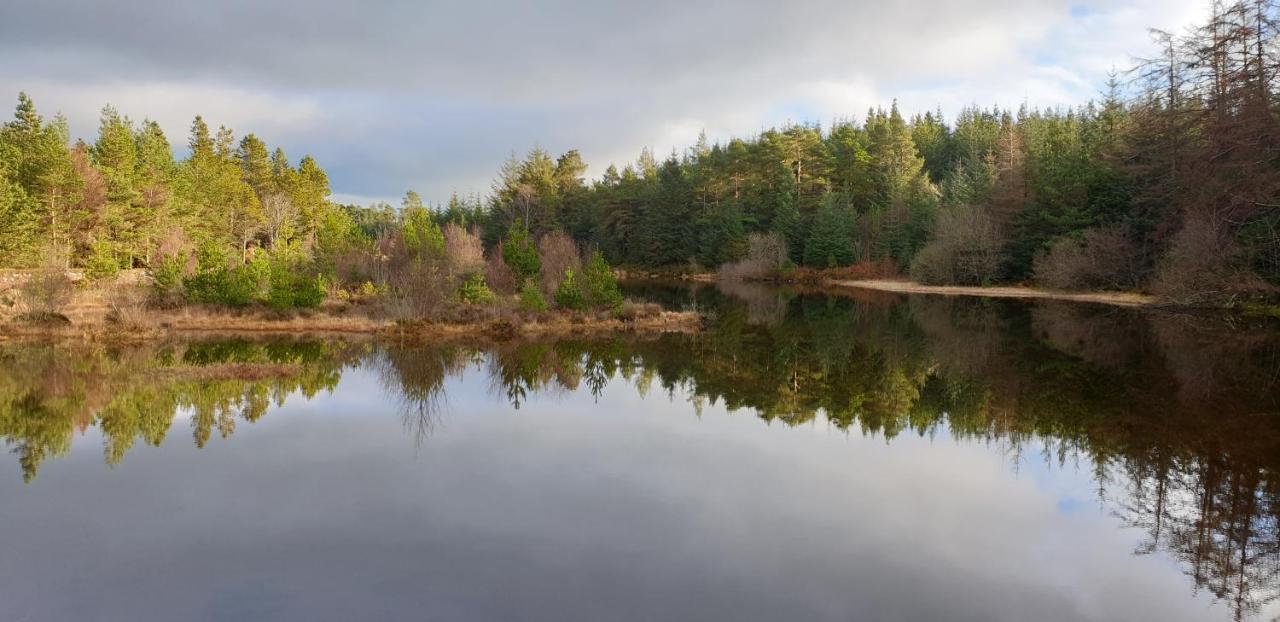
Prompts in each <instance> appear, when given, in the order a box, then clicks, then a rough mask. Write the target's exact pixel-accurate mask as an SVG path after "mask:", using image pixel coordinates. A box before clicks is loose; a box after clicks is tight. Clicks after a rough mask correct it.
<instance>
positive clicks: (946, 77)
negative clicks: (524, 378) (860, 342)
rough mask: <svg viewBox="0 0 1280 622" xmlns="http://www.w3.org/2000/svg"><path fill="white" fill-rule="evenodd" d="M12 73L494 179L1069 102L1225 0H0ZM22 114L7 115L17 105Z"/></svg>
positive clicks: (381, 173) (81, 105)
mask: <svg viewBox="0 0 1280 622" xmlns="http://www.w3.org/2000/svg"><path fill="white" fill-rule="evenodd" d="M0 5H6V6H3V7H0V13H2V14H3V19H0V94H3V95H4V96H6V97H10V98H12V99H11V101H14V102H16V96H17V93H18V92H19V91H26V92H27V93H29V94H30V95H31V96H32V97H33V98H34V99H35V102H36V105H37V106H38V107H39V109H40V110H41V112H42V113H45V114H46V115H48V116H52V114H53V113H54V112H57V111H61V112H62V113H64V114H65V115H66V116H67V118H68V120H69V121H70V124H71V129H72V134H73V135H74V136H76V137H82V138H85V139H87V140H92V138H93V136H94V135H95V133H96V131H97V119H98V114H99V111H100V109H101V108H102V106H103V105H105V104H111V105H113V106H115V107H116V108H117V109H119V110H120V111H121V112H122V113H124V114H127V115H129V116H130V117H132V118H133V119H134V120H136V121H140V120H141V119H143V118H151V119H154V120H156V121H158V122H159V123H160V124H161V126H162V127H163V128H164V130H165V132H166V133H167V134H168V136H169V140H170V142H172V143H173V144H174V145H175V149H176V150H177V151H178V154H179V155H180V156H181V155H183V154H185V144H186V140H187V136H188V131H189V127H190V124H191V119H192V117H193V116H194V115H196V114H201V115H203V116H204V117H205V120H206V121H208V122H209V123H210V125H212V126H214V127H216V126H218V125H226V126H228V127H230V128H232V129H233V130H235V132H236V135H237V137H238V136H240V135H242V134H244V133H247V132H253V133H255V134H257V135H258V136H259V137H260V138H262V139H264V140H266V141H267V142H268V143H269V144H270V145H272V146H281V147H283V148H284V149H285V150H286V152H287V153H288V154H289V155H290V156H291V158H293V159H294V160H295V161H296V160H297V159H298V158H299V157H301V156H302V155H304V154H311V155H313V156H315V157H316V158H317V159H318V160H319V162H320V164H321V166H323V167H324V168H325V169H326V170H327V171H328V173H329V178H330V182H331V186H332V189H333V192H334V198H335V200H339V201H343V202H356V203H361V204H364V203H368V202H371V201H374V200H387V201H389V202H392V203H398V201H399V199H398V197H401V196H403V194H404V192H405V191H406V190H409V189H414V190H417V191H418V192H419V193H421V194H422V195H423V197H424V198H425V199H427V200H428V201H429V202H442V201H445V200H447V198H448V196H449V194H450V193H451V192H458V193H461V194H467V193H472V192H479V193H485V192H487V191H488V190H489V188H490V184H491V180H492V179H493V178H494V176H495V174H496V173H497V171H498V169H499V167H500V166H501V164H502V162H503V161H504V160H505V159H507V158H508V157H509V156H510V155H511V154H512V153H513V152H515V153H517V154H523V153H525V152H527V151H528V150H529V149H530V148H532V147H534V146H539V147H541V148H543V149H546V150H547V151H550V152H552V153H553V155H554V154H559V153H562V152H564V151H566V150H569V149H578V150H579V151H580V152H581V153H582V155H583V157H584V159H585V160H586V162H587V163H588V165H589V167H590V168H589V169H588V171H587V174H588V176H590V177H595V176H598V175H599V174H600V173H601V172H602V171H603V170H604V169H605V167H606V166H608V164H609V163H617V164H619V165H620V166H621V165H622V164H624V163H626V162H630V161H634V160H635V158H636V156H637V155H638V154H639V153H640V151H641V149H642V148H644V147H646V146H647V147H650V148H651V149H652V150H653V151H654V153H655V154H657V155H659V156H663V155H665V154H668V153H670V152H671V151H672V149H677V150H683V149H685V148H686V147H688V146H690V145H692V144H693V143H694V141H695V140H696V139H697V137H698V134H699V132H701V131H705V132H706V133H707V135H708V136H709V137H710V138H711V139H712V140H726V139H728V138H731V137H735V136H737V137H746V136H751V135H754V134H756V133H758V132H759V131H760V130H761V129H764V128H767V127H771V126H776V125H782V124H785V123H788V122H792V123H800V122H818V123H822V124H823V125H824V126H825V125H828V124H829V123H830V122H831V121H832V120H833V119H840V118H853V119H856V120H861V119H862V118H863V117H864V115H865V114H866V111H867V109H868V108H869V107H871V106H888V105H889V104H890V103H891V102H892V101H893V100H895V99H896V100H897V101H898V104H899V107H900V108H901V109H902V110H903V111H904V112H905V113H911V112H924V111H928V110H934V109H941V110H942V111H943V112H944V114H945V115H946V116H947V118H949V119H950V118H953V117H954V116H955V113H956V112H957V111H958V110H959V109H960V108H961V107H962V106H964V105H966V104H973V103H977V104H981V105H984V106H989V105H1000V106H1002V107H1017V106H1019V105H1021V104H1023V103H1024V102H1025V103H1027V104H1029V105H1031V106H1040V107H1047V106H1064V105H1075V104H1080V103H1083V102H1086V101H1088V100H1089V99H1090V98H1094V97H1096V96H1097V95H1098V93H1099V92H1100V90H1101V89H1102V87H1103V84H1104V83H1105V81H1106V77H1107V73H1108V72H1109V71H1110V70H1112V69H1113V68H1115V69H1121V70H1122V69H1125V68H1127V67H1129V66H1131V65H1132V64H1133V63H1134V59H1135V58H1137V57H1142V56H1146V55H1149V54H1150V53H1151V51H1152V45H1151V41H1150V36H1149V34H1148V28H1161V29H1165V30H1171V31H1179V30H1181V29H1182V28H1184V27H1186V26H1187V25H1189V24H1191V23H1194V22H1196V21H1198V20H1199V18H1200V16H1201V15H1202V14H1203V13H1204V8H1205V6H1206V2H1205V0H1024V1H1022V2H1008V1H1005V0H939V1H934V2H886V1H882V0H876V1H867V0H830V1H827V0H793V1H791V2H777V1H775V0H767V1H759V0H736V1H723V2H704V1H696V0H694V1H688V0H681V1H675V0H656V1H652V2H647V3H635V2H612V1H608V0H596V1H592V2H567V1H563V0H545V1H542V2H536V3H535V2H525V1H516V0H469V1H459V2H448V1H414V0H401V1H389V2H365V3H357V2H350V1H341V2H340V1H338V0H281V1H277V2H261V1H258V0H223V1H220V2H209V1H207V0H202V1H200V2H187V1H185V0H130V1H129V2H102V1H101V0H40V1H39V2H23V1H20V0H0ZM6 116H7V115H6Z"/></svg>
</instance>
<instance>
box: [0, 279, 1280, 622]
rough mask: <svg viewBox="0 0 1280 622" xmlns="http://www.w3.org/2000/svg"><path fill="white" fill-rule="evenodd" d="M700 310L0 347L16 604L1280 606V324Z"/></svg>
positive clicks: (938, 312) (801, 609)
mask: <svg viewBox="0 0 1280 622" xmlns="http://www.w3.org/2000/svg"><path fill="white" fill-rule="evenodd" d="M633 293H635V294H640V295H645V296H648V297H652V298H661V299H663V300H665V301H666V302H667V303H668V304H672V305H680V306H689V307H694V306H696V307H699V308H702V309H705V310H708V311H709V312H710V314H711V316H712V318H713V319H712V321H711V323H710V326H709V328H708V330H707V331H706V332H705V333H704V334H702V335H699V336H695V337H688V336H666V337H662V338H650V339H642V340H629V339H622V338H618V339H614V340H598V341H560V342H555V343H525V344H509V345H504V346H500V347H496V348H488V349H486V348H473V347H466V346H462V345H453V346H448V347H396V346H391V345H387V344H382V345H378V344H373V343H368V342H341V341H267V342H248V341H227V340H222V341H201V342H174V343H167V344H155V345H148V346H145V347H137V348H122V349H106V348H96V347H90V346H85V345H75V344H63V345H59V346H57V347H54V346H50V345H40V344H7V345H0V436H3V438H4V439H5V441H6V443H7V445H8V448H9V449H10V450H11V452H12V453H11V454H10V455H9V456H7V458H6V461H7V469H5V470H3V471H0V620H4V621H8V620H30V621H43V620H58V621H61V620H129V621H134V620H166V621H167V620H257V619H269V620H307V621H314V620H463V619H466V620H720V619H725V620H730V619H731V620H941V619H945V620H1080V619H1087V620H1223V619H1232V618H1242V619H1261V620H1268V619H1272V618H1275V617H1276V616H1277V615H1280V609H1278V606H1280V603H1277V601H1276V600H1275V599H1276V596H1277V594H1278V593H1280V522H1278V518H1280V503H1278V501H1280V473H1278V472H1277V471H1278V468H1280V414H1277V413H1280V334H1277V332H1276V331H1275V330H1274V329H1272V328H1267V327H1261V326H1253V327H1248V326H1238V325H1231V324H1230V323H1227V322H1224V321H1223V320H1220V319H1212V318H1193V317H1187V316H1174V315H1144V314H1140V313H1136V312H1128V311H1121V310H1115V309H1107V308H1101V307H1092V306H1079V305H1064V304H1047V303H1041V304H1036V305H1024V304H1022V303H1014V302H993V301H972V300H950V299H943V298H923V297H915V298H900V297H892V296H886V297H881V296H867V297H864V298H862V299H836V298H827V297H822V296H795V295H779V294H777V293H776V292H769V291H765V290H759V289H752V288H738V289H737V290H736V291H731V292H728V294H729V295H730V296H729V297H726V296H725V295H724V294H721V293H717V292H714V291H710V290H701V291H695V290H666V289H652V290H647V291H643V292H633Z"/></svg>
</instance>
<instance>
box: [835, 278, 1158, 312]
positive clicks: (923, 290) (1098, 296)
mask: <svg viewBox="0 0 1280 622" xmlns="http://www.w3.org/2000/svg"><path fill="white" fill-rule="evenodd" d="M827 285H830V286H834V287H849V288H857V289H872V290H877V291H882V292H896V293H902V294H940V295H943V296H985V297H988V298H1046V299H1051V300H1072V301H1075V302H1096V303H1100V304H1108V305H1116V306H1121V307H1141V306H1145V305H1150V304H1154V303H1155V302H1156V298H1155V297H1154V296H1148V295H1146V294H1138V293H1133V292H1058V291H1051V290H1044V289H1034V288H1031V287H1017V286H1002V287H965V286H960V285H921V284H919V283H913V282H911V281H891V280H883V279H865V280H836V279H833V280H830V281H827Z"/></svg>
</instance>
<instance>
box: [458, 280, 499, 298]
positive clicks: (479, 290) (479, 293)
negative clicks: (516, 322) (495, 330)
mask: <svg viewBox="0 0 1280 622" xmlns="http://www.w3.org/2000/svg"><path fill="white" fill-rule="evenodd" d="M496 299H497V297H496V296H494V295H493V291H492V290H490V289H489V286H488V285H486V284H485V282H484V275H483V274H473V275H471V276H470V277H467V280H466V281H464V282H463V283H462V287H460V288H458V300H460V301H461V302H462V303H463V304H468V305H481V304H491V303H493V302H494V301H495V300H496Z"/></svg>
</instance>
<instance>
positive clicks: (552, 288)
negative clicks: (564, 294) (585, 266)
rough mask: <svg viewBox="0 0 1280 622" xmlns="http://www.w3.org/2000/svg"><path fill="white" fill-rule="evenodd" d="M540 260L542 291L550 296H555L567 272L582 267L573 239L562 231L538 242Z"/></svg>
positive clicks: (550, 234) (543, 237)
mask: <svg viewBox="0 0 1280 622" xmlns="http://www.w3.org/2000/svg"><path fill="white" fill-rule="evenodd" d="M538 260H539V262H540V263H541V265H542V291H543V292H546V294H547V295H548V296H550V295H553V294H555V292H556V289H557V288H559V287H560V279H561V278H563V277H564V273H565V271H566V270H578V269H579V268H581V267H582V259H581V258H579V257H578V247H577V245H576V244H574V243H573V238H571V237H569V235H568V234H566V233H563V232H560V231H557V232H555V233H549V234H547V235H544V236H542V239H541V240H539V241H538Z"/></svg>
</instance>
